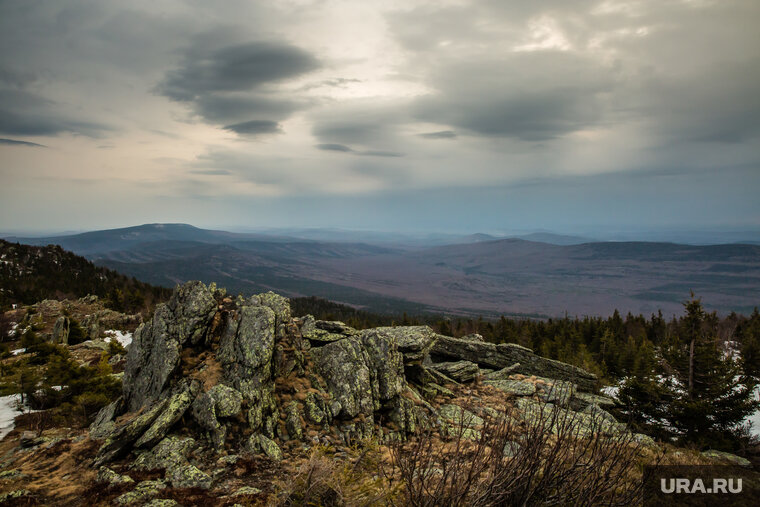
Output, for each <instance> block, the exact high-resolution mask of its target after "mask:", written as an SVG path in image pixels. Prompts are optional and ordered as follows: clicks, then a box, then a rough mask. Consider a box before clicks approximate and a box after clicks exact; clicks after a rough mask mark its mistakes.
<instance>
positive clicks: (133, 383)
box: [123, 282, 216, 411]
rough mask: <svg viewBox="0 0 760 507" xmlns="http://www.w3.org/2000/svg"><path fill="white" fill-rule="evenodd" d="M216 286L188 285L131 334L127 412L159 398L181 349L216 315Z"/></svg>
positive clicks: (199, 335)
mask: <svg viewBox="0 0 760 507" xmlns="http://www.w3.org/2000/svg"><path fill="white" fill-rule="evenodd" d="M214 292H215V287H213V286H212V287H206V286H205V285H204V284H202V283H201V282H189V283H187V284H185V285H183V286H181V287H179V288H178V289H177V290H176V291H175V292H174V294H173V295H172V297H171V299H170V300H169V302H168V303H166V304H161V305H158V307H157V308H156V312H155V314H154V315H153V320H152V321H150V322H148V323H146V324H143V325H141V326H140V327H139V328H138V329H137V331H136V332H135V334H134V337H133V340H132V345H131V347H130V351H129V354H127V363H126V366H125V369H124V383H123V385H124V388H123V391H124V400H125V402H126V405H127V409H128V410H129V411H135V410H139V409H140V408H141V407H142V406H143V405H145V404H146V403H148V402H151V401H152V400H156V399H158V398H160V397H161V395H162V393H163V392H164V391H165V390H166V389H168V388H169V387H170V385H169V379H170V377H171V376H172V374H173V373H174V372H175V370H176V369H177V367H178V366H179V363H180V352H181V350H182V346H183V345H184V344H185V343H187V342H189V343H197V342H198V341H200V340H201V339H202V338H203V336H204V333H205V330H206V328H207V326H208V324H209V322H210V320H211V319H212V318H213V316H214V313H215V312H216V300H215V298H214Z"/></svg>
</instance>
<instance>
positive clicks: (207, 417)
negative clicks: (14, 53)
mask: <svg viewBox="0 0 760 507" xmlns="http://www.w3.org/2000/svg"><path fill="white" fill-rule="evenodd" d="M192 413H193V418H194V419H195V420H196V422H197V423H198V425H200V427H201V428H203V429H205V430H206V431H207V432H208V436H209V440H211V443H212V444H213V446H214V447H215V448H217V449H220V448H221V447H222V445H223V444H224V437H225V435H226V429H225V427H224V426H222V424H220V423H219V420H218V419H217V418H216V401H215V400H214V398H213V397H211V395H209V393H207V392H206V393H201V394H200V395H198V397H197V398H195V401H194V402H193V407H192Z"/></svg>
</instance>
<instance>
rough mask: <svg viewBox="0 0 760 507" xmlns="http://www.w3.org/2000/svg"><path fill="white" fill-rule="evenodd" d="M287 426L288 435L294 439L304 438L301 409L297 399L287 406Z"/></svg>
mask: <svg viewBox="0 0 760 507" xmlns="http://www.w3.org/2000/svg"><path fill="white" fill-rule="evenodd" d="M285 428H286V429H287V430H288V436H289V437H290V438H291V439H292V440H301V439H302V438H303V424H302V423H301V410H300V409H299V408H298V402H296V401H291V402H290V403H289V404H288V406H287V407H285Z"/></svg>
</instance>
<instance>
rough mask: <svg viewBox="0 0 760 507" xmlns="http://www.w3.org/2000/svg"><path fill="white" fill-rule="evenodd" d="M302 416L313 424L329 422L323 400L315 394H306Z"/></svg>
mask: <svg viewBox="0 0 760 507" xmlns="http://www.w3.org/2000/svg"><path fill="white" fill-rule="evenodd" d="M304 416H305V417H306V419H307V420H308V421H310V422H313V423H314V424H325V423H327V422H329V419H328V417H327V404H326V403H325V400H324V399H323V398H322V397H321V396H320V395H318V394H316V393H309V394H307V395H306V399H305V400H304Z"/></svg>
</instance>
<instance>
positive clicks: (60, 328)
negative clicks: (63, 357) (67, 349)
mask: <svg viewBox="0 0 760 507" xmlns="http://www.w3.org/2000/svg"><path fill="white" fill-rule="evenodd" d="M70 330H71V321H69V318H68V317H65V316H63V315H61V316H60V317H58V319H57V320H56V321H55V324H53V333H52V335H51V340H52V342H53V343H62V344H64V345H68V343H69V331H70Z"/></svg>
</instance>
